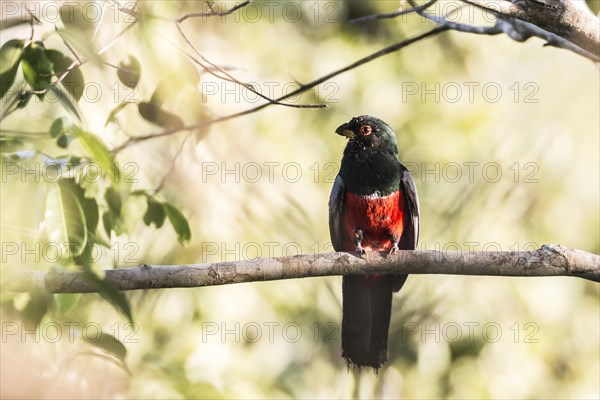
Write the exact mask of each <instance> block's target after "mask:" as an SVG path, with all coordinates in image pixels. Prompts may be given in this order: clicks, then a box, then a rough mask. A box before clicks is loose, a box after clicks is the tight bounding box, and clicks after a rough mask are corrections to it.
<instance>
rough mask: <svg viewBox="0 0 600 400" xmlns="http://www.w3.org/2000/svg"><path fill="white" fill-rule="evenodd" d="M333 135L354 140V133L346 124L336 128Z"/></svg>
mask: <svg viewBox="0 0 600 400" xmlns="http://www.w3.org/2000/svg"><path fill="white" fill-rule="evenodd" d="M335 133H337V134H338V135H342V136H345V137H347V138H348V139H351V140H352V139H354V131H352V129H350V128H349V127H348V124H347V123H346V124H342V125H340V126H338V128H337V129H336V130H335Z"/></svg>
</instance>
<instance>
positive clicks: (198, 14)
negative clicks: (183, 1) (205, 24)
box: [176, 0, 250, 23]
mask: <svg viewBox="0 0 600 400" xmlns="http://www.w3.org/2000/svg"><path fill="white" fill-rule="evenodd" d="M209 4H210V3H209ZM248 4H250V0H246V1H243V2H241V3H240V4H237V5H236V6H235V7H232V8H230V9H229V10H225V11H215V10H214V9H213V8H212V7H211V10H210V11H209V12H195V13H189V14H185V15H183V16H181V17H179V18H177V20H176V22H178V23H179V22H183V21H185V20H186V19H188V18H194V17H212V16H224V15H228V14H231V13H233V12H235V11H237V10H239V9H240V8H242V7H246V6H247V5H248Z"/></svg>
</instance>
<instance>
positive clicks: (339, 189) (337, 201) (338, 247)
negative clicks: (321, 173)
mask: <svg viewBox="0 0 600 400" xmlns="http://www.w3.org/2000/svg"><path fill="white" fill-rule="evenodd" d="M344 192H345V186H344V182H343V181H342V178H341V177H340V176H339V175H338V176H337V177H336V178H335V182H334V183H333V188H332V189H331V195H330V196H329V236H330V237H331V244H332V245H333V249H334V250H335V251H342V250H344V249H343V246H344V245H343V243H344V241H345V240H344V239H345V238H344V231H343V230H342V212H343V204H344ZM346 250H347V249H346Z"/></svg>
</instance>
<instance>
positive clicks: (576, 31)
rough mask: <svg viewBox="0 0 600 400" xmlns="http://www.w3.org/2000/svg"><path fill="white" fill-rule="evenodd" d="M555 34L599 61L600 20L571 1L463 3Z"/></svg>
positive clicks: (478, 0)
mask: <svg viewBox="0 0 600 400" xmlns="http://www.w3.org/2000/svg"><path fill="white" fill-rule="evenodd" d="M463 1H464V2H466V3H469V4H472V5H475V6H477V7H479V8H482V9H485V10H488V11H491V12H493V13H494V14H497V15H498V14H500V15H503V16H506V17H515V18H518V19H519V20H521V21H524V22H529V23H531V24H533V25H535V26H537V27H538V28H541V29H543V30H545V31H547V32H550V33H553V34H555V35H557V36H559V37H561V38H563V39H565V40H567V41H569V42H571V43H573V44H575V45H576V46H578V47H580V48H582V49H584V50H586V51H588V52H590V53H591V54H593V55H594V56H596V58H600V21H599V20H598V17H596V16H595V15H593V14H592V13H590V12H586V11H584V10H581V9H579V8H577V7H576V6H574V5H573V3H572V2H571V1H570V0H519V1H507V0H463Z"/></svg>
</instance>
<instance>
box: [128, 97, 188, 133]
mask: <svg viewBox="0 0 600 400" xmlns="http://www.w3.org/2000/svg"><path fill="white" fill-rule="evenodd" d="M138 111H139V113H140V115H141V116H142V117H143V118H144V119H145V120H146V121H148V122H152V123H153V124H156V125H158V126H160V127H162V128H165V129H169V130H171V129H181V128H183V127H184V124H183V120H182V119H181V118H180V117H179V116H177V115H175V114H173V113H171V112H168V111H165V110H163V109H162V108H160V107H159V106H157V105H155V104H152V103H148V102H145V101H142V102H140V103H139V104H138Z"/></svg>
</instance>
